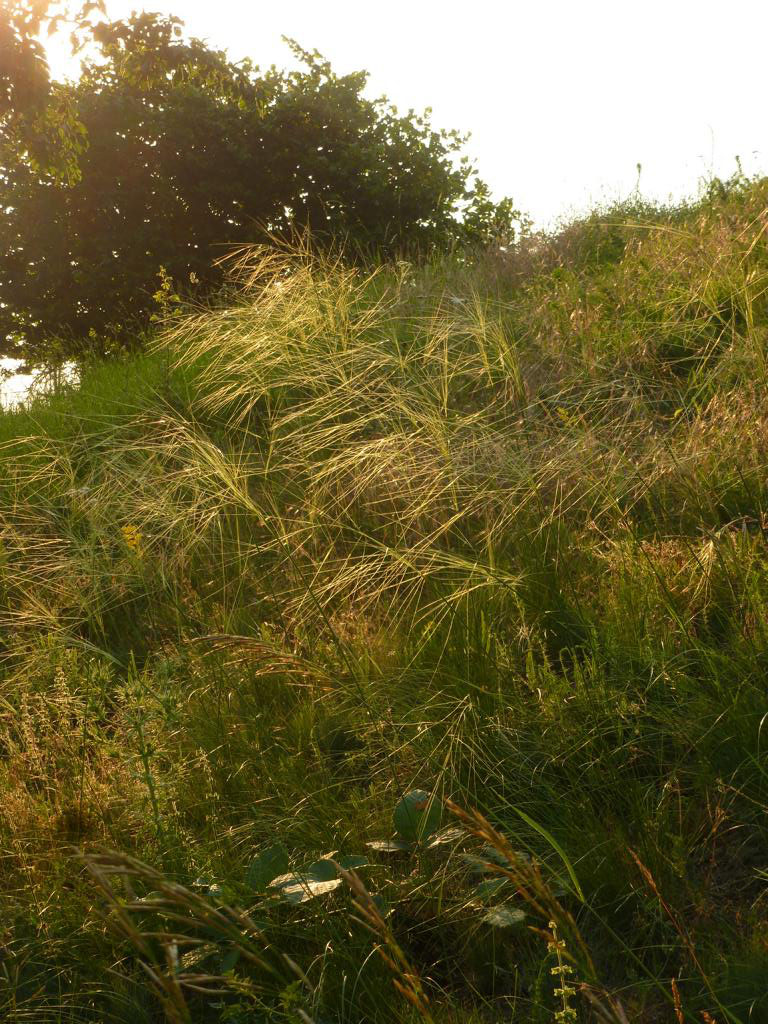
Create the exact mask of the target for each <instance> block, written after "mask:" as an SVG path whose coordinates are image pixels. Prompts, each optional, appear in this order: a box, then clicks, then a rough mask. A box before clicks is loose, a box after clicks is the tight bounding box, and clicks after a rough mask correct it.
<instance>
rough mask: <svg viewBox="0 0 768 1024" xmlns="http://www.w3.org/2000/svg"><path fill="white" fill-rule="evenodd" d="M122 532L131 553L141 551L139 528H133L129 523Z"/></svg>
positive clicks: (121, 528)
mask: <svg viewBox="0 0 768 1024" xmlns="http://www.w3.org/2000/svg"><path fill="white" fill-rule="evenodd" d="M120 532H121V533H122V535H123V540H124V541H125V544H126V546H127V547H129V548H130V549H131V551H139V550H141V533H140V532H139V528H138V526H133V525H132V524H130V523H129V524H128V526H121V527H120Z"/></svg>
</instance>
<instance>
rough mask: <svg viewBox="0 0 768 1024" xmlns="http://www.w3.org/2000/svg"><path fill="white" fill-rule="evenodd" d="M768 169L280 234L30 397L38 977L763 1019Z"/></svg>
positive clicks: (163, 1007) (42, 996) (24, 791)
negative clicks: (401, 228)
mask: <svg viewBox="0 0 768 1024" xmlns="http://www.w3.org/2000/svg"><path fill="white" fill-rule="evenodd" d="M767 209H768V184H766V183H762V182H758V183H751V184H740V185H736V186H733V187H731V188H729V189H722V190H720V192H717V191H716V190H713V192H712V194H711V195H710V196H709V197H708V198H707V199H706V200H704V201H702V202H700V203H698V204H696V205H694V206H689V207H685V208H681V209H675V210H666V211H665V210H654V209H650V208H646V207H643V206H640V205H638V206H635V207H627V208H620V209H614V210H611V211H607V212H603V213H597V214H595V215H594V216H593V217H591V218H587V219H586V220H583V221H580V222H577V223H574V224H572V225H570V226H569V227H567V228H565V229H564V230H563V231H562V232H560V233H559V234H557V235H553V236H551V237H546V238H545V237H541V238H534V239H531V240H528V241H527V242H525V243H523V244H522V245H521V246H520V248H519V249H518V250H517V251H514V252H510V253H506V254H502V255H497V256H494V257H491V256H488V257H486V258H484V259H482V260H480V261H478V263H477V264H476V265H474V266H471V267H469V266H461V265H458V264H452V263H447V262H446V263H442V264H435V265H431V266H425V267H420V268H414V267H411V266H407V265H404V264H403V265H400V266H399V267H397V268H395V269H392V268H388V269H386V268H382V269H381V270H380V271H379V272H378V273H374V274H370V275H367V276H366V275H364V274H362V273H361V272H359V271H354V270H352V269H349V268H346V267H345V266H344V265H343V264H341V263H332V262H328V261H325V262H323V261H320V260H313V259H311V258H308V257H307V256H306V255H304V254H301V253H297V254H288V255H284V254H275V253H269V252H256V253H253V254H251V255H250V256H249V257H248V259H247V261H246V262H245V263H244V264H243V265H242V266H241V268H240V282H241V285H240V291H239V293H238V297H237V298H236V299H233V300H232V302H231V304H229V305H227V306H222V307H219V308H216V309H212V310H206V311H203V312H189V313H187V314H185V315H184V316H183V317H181V318H179V319H178V320H177V321H176V322H175V324H173V325H172V326H171V327H170V328H169V329H168V331H166V333H165V334H164V335H163V336H162V338H160V339H159V341H158V346H157V350H156V351H155V352H153V353H151V354H149V355H146V356H141V357H136V358H135V359H134V360H132V361H129V362H125V363H112V364H106V365H102V366H96V367H91V368H86V369H85V370H84V374H83V381H82V387H81V389H80V390H79V391H78V392H76V393H73V394H64V395H60V396H58V397H56V398H54V399H51V400H50V401H49V402H47V403H45V402H39V403H36V404H35V405H33V406H32V407H31V408H30V409H29V410H26V411H21V412H17V413H7V414H5V415H3V416H0V438H1V439H2V448H0V463H1V465H0V625H1V627H2V633H1V634H0V649H1V659H0V835H1V836H2V843H0V850H1V853H0V857H1V859H0V891H1V892H2V915H1V916H0V944H1V945H2V950H3V957H2V961H1V962H0V1007H1V1008H2V1016H3V1019H5V1020H8V1021H12V1022H22V1021H34V1022H43V1021H45V1022H54V1021H55V1022H65V1021H66V1022H78V1024H80V1022H86V1021H93V1022H97V1021H98V1022H102V1021H104V1022H106V1021H110V1022H111V1021H124V1022H131V1024H144V1022H147V1024H148V1022H154V1021H163V1020H169V1021H171V1022H195V1024H197V1022H221V1024H224V1022H230V1024H232V1022H238V1024H250V1022H254V1024H255V1022H299V1021H301V1022H304V1024H306V1022H309V1021H311V1022H315V1024H337V1022H338V1024H358V1022H359V1024H362V1022H377V1024H389V1022H392V1024H395V1022H398V1024H406V1022H415V1021H419V1020H424V1021H433V1022H435V1024H442V1022H446V1024H447V1022H465V1021H466V1022H470V1021H471V1022H475V1024H480V1022H486V1021H488V1022H490V1021H514V1022H534V1024H549V1022H554V1021H583V1022H586V1021H590V1022H592V1021H595V1022H597V1021H610V1022H616V1024H622V1022H624V1024H626V1022H632V1024H635V1022H640V1024H655V1022H667V1021H674V1022H676V1024H680V1022H685V1021H699V1022H700V1021H704V1022H705V1024H706V1022H712V1021H716V1022H717V1024H725V1022H742V1024H746V1022H748V1021H749V1022H759V1021H766V1020H768V994H767V993H768V987H767V986H766V984H765V979H766V977H767V976H768V902H767V901H766V895H768V845H766V839H768V828H767V825H768V817H767V816H766V809H767V803H768V762H767V761H766V748H768V729H765V728H764V724H765V721H766V717H767V716H768V701H767V698H766V681H767V680H768V626H767V624H766V611H767V610H768V545H767V543H766V540H767V536H768V535H767V534H766V530H768V404H767V403H766V397H767V395H768V391H767V387H766V385H767V383H768V376H767V369H768V363H767V359H768V301H767V299H766V286H767V285H768V246H766V241H765V233H766V228H767V227H768V213H767V212H766V210H767ZM414 791H415V793H414ZM371 844H373V845H371ZM275 880H276V881H275Z"/></svg>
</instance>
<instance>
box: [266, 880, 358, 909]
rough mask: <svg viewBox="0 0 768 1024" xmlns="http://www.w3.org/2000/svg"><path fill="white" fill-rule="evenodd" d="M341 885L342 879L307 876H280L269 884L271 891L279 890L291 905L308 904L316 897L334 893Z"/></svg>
mask: <svg viewBox="0 0 768 1024" xmlns="http://www.w3.org/2000/svg"><path fill="white" fill-rule="evenodd" d="M340 885H341V879H340V878H329V879H327V880H320V879H318V878H311V877H309V876H308V875H305V874H287V875H280V876H279V877H278V878H275V879H273V881H272V882H270V884H269V888H270V889H279V890H280V896H281V897H282V898H283V899H285V900H287V901H288V902H289V903H306V902H307V900H311V899H312V898H313V897H314V896H322V895H324V894H325V893H328V892H333V890H334V889H338V887H339V886H340Z"/></svg>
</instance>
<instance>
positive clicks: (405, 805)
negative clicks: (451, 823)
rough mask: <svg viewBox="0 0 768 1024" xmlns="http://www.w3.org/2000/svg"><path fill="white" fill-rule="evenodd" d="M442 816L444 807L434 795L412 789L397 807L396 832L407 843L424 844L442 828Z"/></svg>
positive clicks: (395, 815)
mask: <svg viewBox="0 0 768 1024" xmlns="http://www.w3.org/2000/svg"><path fill="white" fill-rule="evenodd" d="M442 816H443V809H442V806H441V804H440V803H439V801H438V800H437V799H436V797H434V795H433V794H432V793H427V792H426V791H425V790H423V789H412V790H411V792H410V793H406V795H405V796H404V797H403V798H402V800H400V801H398V803H397V806H396V807H395V812H394V815H393V818H394V823H395V831H396V832H397V834H398V835H399V836H400V838H401V839H405V840H406V841H407V842H412V843H422V842H424V841H425V840H426V839H428V838H429V837H430V836H431V835H432V833H433V832H436V831H437V829H438V828H439V827H440V822H441V820H442Z"/></svg>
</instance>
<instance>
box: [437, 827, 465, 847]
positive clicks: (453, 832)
mask: <svg viewBox="0 0 768 1024" xmlns="http://www.w3.org/2000/svg"><path fill="white" fill-rule="evenodd" d="M466 834H467V833H466V832H465V831H464V829H463V828H444V829H441V830H440V831H439V832H438V833H437V835H435V836H433V837H432V838H431V839H430V841H429V843H428V844H427V849H429V850H431V849H432V848H433V847H435V846H443V845H444V844H446V843H458V841H459V840H460V839H463V838H464V837H465V836H466Z"/></svg>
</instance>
